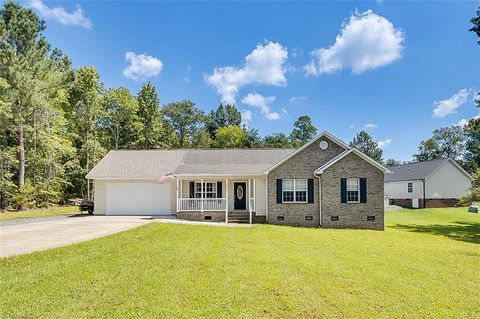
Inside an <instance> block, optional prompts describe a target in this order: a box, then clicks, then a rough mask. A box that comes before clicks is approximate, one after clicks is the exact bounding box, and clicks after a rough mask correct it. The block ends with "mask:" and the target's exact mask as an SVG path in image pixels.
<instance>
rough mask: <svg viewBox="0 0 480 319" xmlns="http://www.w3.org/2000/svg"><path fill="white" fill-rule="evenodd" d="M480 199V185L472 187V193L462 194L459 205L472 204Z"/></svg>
mask: <svg viewBox="0 0 480 319" xmlns="http://www.w3.org/2000/svg"><path fill="white" fill-rule="evenodd" d="M479 201H480V187H472V188H471V190H470V194H467V195H465V196H462V197H460V198H459V200H458V203H457V206H459V207H465V206H470V205H472V204H473V203H474V202H479Z"/></svg>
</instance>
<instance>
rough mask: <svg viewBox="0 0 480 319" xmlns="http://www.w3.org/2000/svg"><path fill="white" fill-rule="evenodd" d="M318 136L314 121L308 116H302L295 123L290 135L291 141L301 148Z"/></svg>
mask: <svg viewBox="0 0 480 319" xmlns="http://www.w3.org/2000/svg"><path fill="white" fill-rule="evenodd" d="M316 134H317V128H316V127H315V126H313V124H312V120H311V119H310V117H309V116H308V115H302V116H300V117H299V118H298V120H296V121H295V123H293V130H292V133H290V141H291V142H292V143H293V144H294V145H297V146H301V145H303V144H305V143H307V142H308V141H310V140H311V139H312V138H314V137H315V135H316Z"/></svg>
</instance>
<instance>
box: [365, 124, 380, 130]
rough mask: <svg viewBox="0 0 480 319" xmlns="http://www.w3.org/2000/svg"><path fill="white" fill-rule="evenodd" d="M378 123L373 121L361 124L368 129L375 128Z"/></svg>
mask: <svg viewBox="0 0 480 319" xmlns="http://www.w3.org/2000/svg"><path fill="white" fill-rule="evenodd" d="M377 127H378V125H377V124H373V123H367V124H365V125H364V126H363V128H364V129H366V130H368V129H370V128H377Z"/></svg>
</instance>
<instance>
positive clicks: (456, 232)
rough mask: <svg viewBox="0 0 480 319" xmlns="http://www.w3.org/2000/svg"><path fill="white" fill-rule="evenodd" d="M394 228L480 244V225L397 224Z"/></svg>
mask: <svg viewBox="0 0 480 319" xmlns="http://www.w3.org/2000/svg"><path fill="white" fill-rule="evenodd" d="M393 228H396V229H401V230H406V231H411V232H415V233H426V234H432V235H439V236H445V237H448V238H451V239H454V240H459V241H465V242H468V243H474V244H480V223H466V222H455V223H454V224H448V225H402V224H397V225H395V226H393Z"/></svg>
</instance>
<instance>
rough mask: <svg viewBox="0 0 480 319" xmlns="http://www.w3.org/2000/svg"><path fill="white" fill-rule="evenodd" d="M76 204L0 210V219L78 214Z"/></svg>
mask: <svg viewBox="0 0 480 319" xmlns="http://www.w3.org/2000/svg"><path fill="white" fill-rule="evenodd" d="M79 213H80V211H79V210H78V207H76V206H57V207H48V208H38V209H29V210H25V211H19V212H7V211H6V212H0V221H3V220H11V219H18V218H34V217H50V216H62V215H71V214H79Z"/></svg>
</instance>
